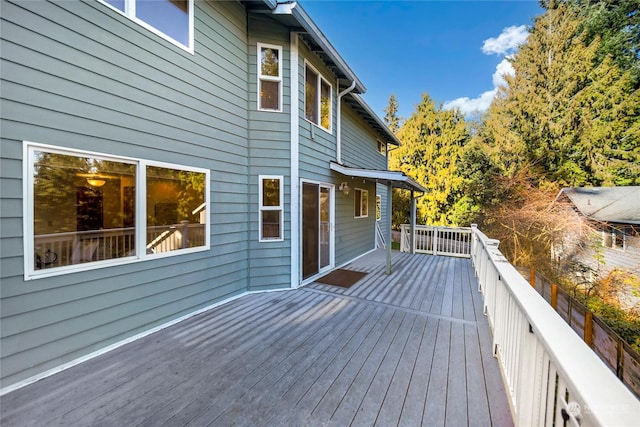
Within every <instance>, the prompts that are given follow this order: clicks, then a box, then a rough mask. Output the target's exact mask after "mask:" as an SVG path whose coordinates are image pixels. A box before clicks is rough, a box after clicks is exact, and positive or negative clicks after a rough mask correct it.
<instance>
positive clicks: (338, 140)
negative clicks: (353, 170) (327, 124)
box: [336, 80, 356, 164]
mask: <svg viewBox="0 0 640 427" xmlns="http://www.w3.org/2000/svg"><path fill="white" fill-rule="evenodd" d="M336 87H340V86H339V82H336ZM355 87H356V81H355V80H354V81H352V82H351V85H350V86H349V87H348V88H346V89H345V90H343V91H342V92H339V93H338V101H337V103H336V104H337V105H336V108H337V114H336V115H337V118H336V162H338V164H342V97H343V96H345V95H346V94H348V93H349V92H351V91H352V90H353V89H354V88H355Z"/></svg>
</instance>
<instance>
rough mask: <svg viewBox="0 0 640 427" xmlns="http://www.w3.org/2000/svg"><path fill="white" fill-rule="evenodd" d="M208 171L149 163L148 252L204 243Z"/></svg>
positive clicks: (173, 249)
mask: <svg viewBox="0 0 640 427" xmlns="http://www.w3.org/2000/svg"><path fill="white" fill-rule="evenodd" d="M205 178H206V176H205V174H204V173H201V172H191V171H185V170H179V169H169V168H163V167H157V166H147V188H146V191H147V252H153V253H161V252H168V251H175V250H178V249H185V248H192V247H196V246H203V245H204V244H205V235H204V233H205V224H206V209H205V188H206V182H205Z"/></svg>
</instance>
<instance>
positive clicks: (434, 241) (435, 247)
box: [431, 227, 438, 255]
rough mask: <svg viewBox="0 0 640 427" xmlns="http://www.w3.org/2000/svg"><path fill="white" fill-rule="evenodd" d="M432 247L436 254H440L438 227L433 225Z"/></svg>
mask: <svg viewBox="0 0 640 427" xmlns="http://www.w3.org/2000/svg"><path fill="white" fill-rule="evenodd" d="M431 248H432V250H433V254H434V255H438V227H433V239H432V240H431Z"/></svg>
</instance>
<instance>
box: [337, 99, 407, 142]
mask: <svg viewBox="0 0 640 427" xmlns="http://www.w3.org/2000/svg"><path fill="white" fill-rule="evenodd" d="M344 100H345V102H346V103H347V104H348V105H349V106H350V107H351V108H352V109H353V110H354V111H355V112H356V113H357V114H358V115H359V116H360V117H362V119H363V120H364V121H365V122H366V123H367V124H368V125H369V126H371V127H372V128H373V129H374V130H375V131H376V132H377V133H378V135H379V136H380V140H381V141H382V142H384V143H387V144H391V145H395V146H398V147H399V146H400V145H402V144H401V143H400V140H399V139H398V138H397V137H396V136H395V135H394V134H393V132H391V129H389V127H388V126H387V125H386V124H385V123H384V122H383V121H382V119H380V117H379V116H378V115H377V114H376V113H375V112H374V111H373V110H372V109H371V107H369V105H367V103H366V102H365V101H364V99H362V97H361V96H360V95H358V94H356V93H349V94H347V96H345V97H344Z"/></svg>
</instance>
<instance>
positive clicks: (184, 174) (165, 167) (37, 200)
mask: <svg viewBox="0 0 640 427" xmlns="http://www.w3.org/2000/svg"><path fill="white" fill-rule="evenodd" d="M25 149H26V156H25V159H26V160H27V161H26V162H25V164H26V167H27V173H26V179H25V182H26V186H27V187H26V190H27V191H26V194H27V195H26V197H25V199H24V200H25V202H24V203H25V206H24V211H25V213H26V214H25V227H24V228H25V229H24V236H25V252H24V253H25V278H27V279H29V278H36V277H39V276H50V275H52V274H58V273H64V272H69V271H77V270H79V269H83V270H86V269H89V268H94V267H99V266H101V265H113V264H116V263H120V262H123V260H127V261H130V260H135V259H141V258H142V259H143V258H149V257H155V256H161V254H162V255H164V256H166V255H171V254H173V253H176V254H178V253H185V252H193V251H198V250H204V249H208V247H209V237H208V236H209V232H208V229H209V226H208V223H209V221H208V214H207V213H208V212H209V208H208V196H207V195H208V194H209V172H208V171H207V170H203V169H196V168H191V167H187V166H178V165H169V164H164V163H156V162H150V161H145V160H137V159H129V158H123V157H115V156H108V155H102V154H97V153H90V152H80V151H74V150H68V149H63V148H57V147H51V146H45V145H38V144H30V143H29V144H26V148H25Z"/></svg>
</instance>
